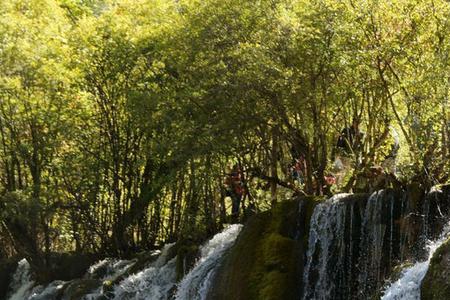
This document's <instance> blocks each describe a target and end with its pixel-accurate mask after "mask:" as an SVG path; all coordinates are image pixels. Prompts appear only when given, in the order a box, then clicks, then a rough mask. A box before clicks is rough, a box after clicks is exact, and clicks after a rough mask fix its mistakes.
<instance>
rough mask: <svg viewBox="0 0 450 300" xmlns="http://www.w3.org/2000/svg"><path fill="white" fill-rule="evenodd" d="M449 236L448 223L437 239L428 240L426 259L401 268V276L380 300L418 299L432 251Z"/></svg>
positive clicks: (449, 225) (449, 227)
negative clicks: (403, 268)
mask: <svg viewBox="0 0 450 300" xmlns="http://www.w3.org/2000/svg"><path fill="white" fill-rule="evenodd" d="M449 236H450V223H449V224H447V225H446V226H445V227H444V230H443V232H442V233H441V235H440V237H439V239H437V240H436V241H433V242H429V244H428V246H427V248H428V259H427V260H425V261H421V262H417V263H415V264H414V265H413V266H411V267H409V268H406V269H405V270H403V272H402V274H401V277H400V278H399V279H398V280H397V281H396V282H394V283H392V284H391V285H390V286H388V288H387V289H386V290H385V291H384V295H383V297H382V298H381V299H382V300H420V285H421V283H422V280H423V278H424V277H425V274H426V273H427V271H428V267H429V266H430V260H431V258H432V257H433V254H434V252H435V251H436V249H437V248H439V247H440V246H441V245H442V244H443V243H444V242H445V241H446V240H447V239H448V238H449Z"/></svg>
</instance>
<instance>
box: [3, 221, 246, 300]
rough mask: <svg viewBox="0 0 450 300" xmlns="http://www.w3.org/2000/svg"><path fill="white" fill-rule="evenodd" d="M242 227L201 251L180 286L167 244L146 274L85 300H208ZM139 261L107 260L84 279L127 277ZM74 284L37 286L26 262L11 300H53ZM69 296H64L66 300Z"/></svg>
mask: <svg viewBox="0 0 450 300" xmlns="http://www.w3.org/2000/svg"><path fill="white" fill-rule="evenodd" d="M241 229H242V225H238V224H235V225H230V226H228V227H227V228H226V229H225V230H224V231H222V232H221V233H219V234H217V235H215V236H214V237H213V238H212V239H211V240H209V241H208V242H206V243H205V244H204V245H203V246H202V247H201V248H200V258H199V260H198V261H197V263H196V265H195V266H194V268H193V269H192V270H191V271H190V272H189V273H188V274H186V276H185V277H184V278H183V279H182V280H181V281H180V282H179V283H178V284H177V280H176V257H174V258H170V257H169V254H170V250H171V248H172V247H173V246H174V244H167V245H165V246H164V248H163V249H162V251H161V253H160V255H159V256H158V259H156V260H155V261H154V262H152V263H150V264H149V265H147V266H144V268H143V270H141V271H140V272H137V273H135V274H132V275H129V276H127V277H125V278H124V279H123V280H121V281H120V282H119V283H118V284H117V285H115V286H114V287H113V289H112V291H110V292H109V293H105V292H104V291H103V288H102V287H101V286H99V287H98V288H95V289H93V290H92V291H90V292H89V293H88V294H86V295H85V296H84V297H83V298H82V299H85V300H96V299H101V298H102V299H105V298H104V297H106V299H115V300H127V299H129V300H131V299H133V300H165V299H180V300H190V299H206V296H207V293H208V291H209V288H210V285H211V282H212V279H213V278H214V275H215V274H216V272H217V269H218V268H219V266H220V264H221V261H222V259H223V257H224V255H225V253H226V251H227V250H228V249H229V248H230V247H231V246H232V245H233V244H234V241H235V240H236V238H237V236H238V234H239V232H240V230H241ZM135 263H136V261H135V260H117V259H109V258H107V259H104V260H102V261H99V262H97V263H96V264H94V265H92V266H91V267H90V268H89V270H88V271H87V273H86V275H85V276H84V278H85V279H86V280H96V279H98V280H99V283H101V282H102V281H105V280H114V279H116V278H119V276H125V274H126V272H127V270H128V269H129V268H130V267H131V266H133V264H135ZM69 284H70V282H63V281H54V282H52V283H50V284H49V285H47V286H46V287H44V286H40V285H38V286H36V284H35V282H34V281H33V279H32V274H31V271H30V265H29V263H28V262H27V261H26V260H25V259H23V260H21V261H20V262H19V263H18V267H17V270H16V272H15V273H14V275H13V281H12V283H11V285H10V289H11V290H12V291H14V292H12V293H11V294H10V295H9V296H8V297H7V299H8V300H52V299H56V298H57V295H60V294H61V293H62V290H61V289H63V288H64V287H65V286H67V285H69ZM68 296H69V295H65V294H64V296H63V299H65V298H67V297H68Z"/></svg>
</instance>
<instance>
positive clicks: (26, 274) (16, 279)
mask: <svg viewBox="0 0 450 300" xmlns="http://www.w3.org/2000/svg"><path fill="white" fill-rule="evenodd" d="M30 271H31V268H30V264H29V263H28V261H27V260H26V259H22V260H21V261H19V263H18V265H17V269H16V272H15V273H14V275H13V279H12V282H11V285H10V290H11V291H13V292H12V293H11V294H10V295H9V296H8V297H7V299H9V300H23V299H27V298H28V297H29V296H30V293H31V289H32V287H33V286H34V281H33V280H32V279H31V272H30Z"/></svg>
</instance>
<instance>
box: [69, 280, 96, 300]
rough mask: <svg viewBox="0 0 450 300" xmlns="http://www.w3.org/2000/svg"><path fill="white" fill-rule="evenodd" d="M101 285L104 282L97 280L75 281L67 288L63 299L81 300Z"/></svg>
mask: <svg viewBox="0 0 450 300" xmlns="http://www.w3.org/2000/svg"><path fill="white" fill-rule="evenodd" d="M101 285H102V282H101V281H100V280H97V279H75V280H73V281H71V282H70V283H68V284H67V285H66V286H65V288H64V295H63V297H62V299H64V300H79V299H81V298H82V297H83V296H85V295H87V294H89V293H90V292H92V291H93V290H95V289H97V288H99V287H100V286H101Z"/></svg>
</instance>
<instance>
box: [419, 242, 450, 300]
mask: <svg viewBox="0 0 450 300" xmlns="http://www.w3.org/2000/svg"><path fill="white" fill-rule="evenodd" d="M421 299H422V300H443V299H450V239H448V240H447V241H446V242H445V243H444V244H443V245H442V246H441V247H439V248H438V249H437V250H436V252H435V253H434V255H433V257H432V259H431V262H430V267H429V268H428V272H427V274H426V275H425V278H424V280H423V282H422V287H421Z"/></svg>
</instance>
